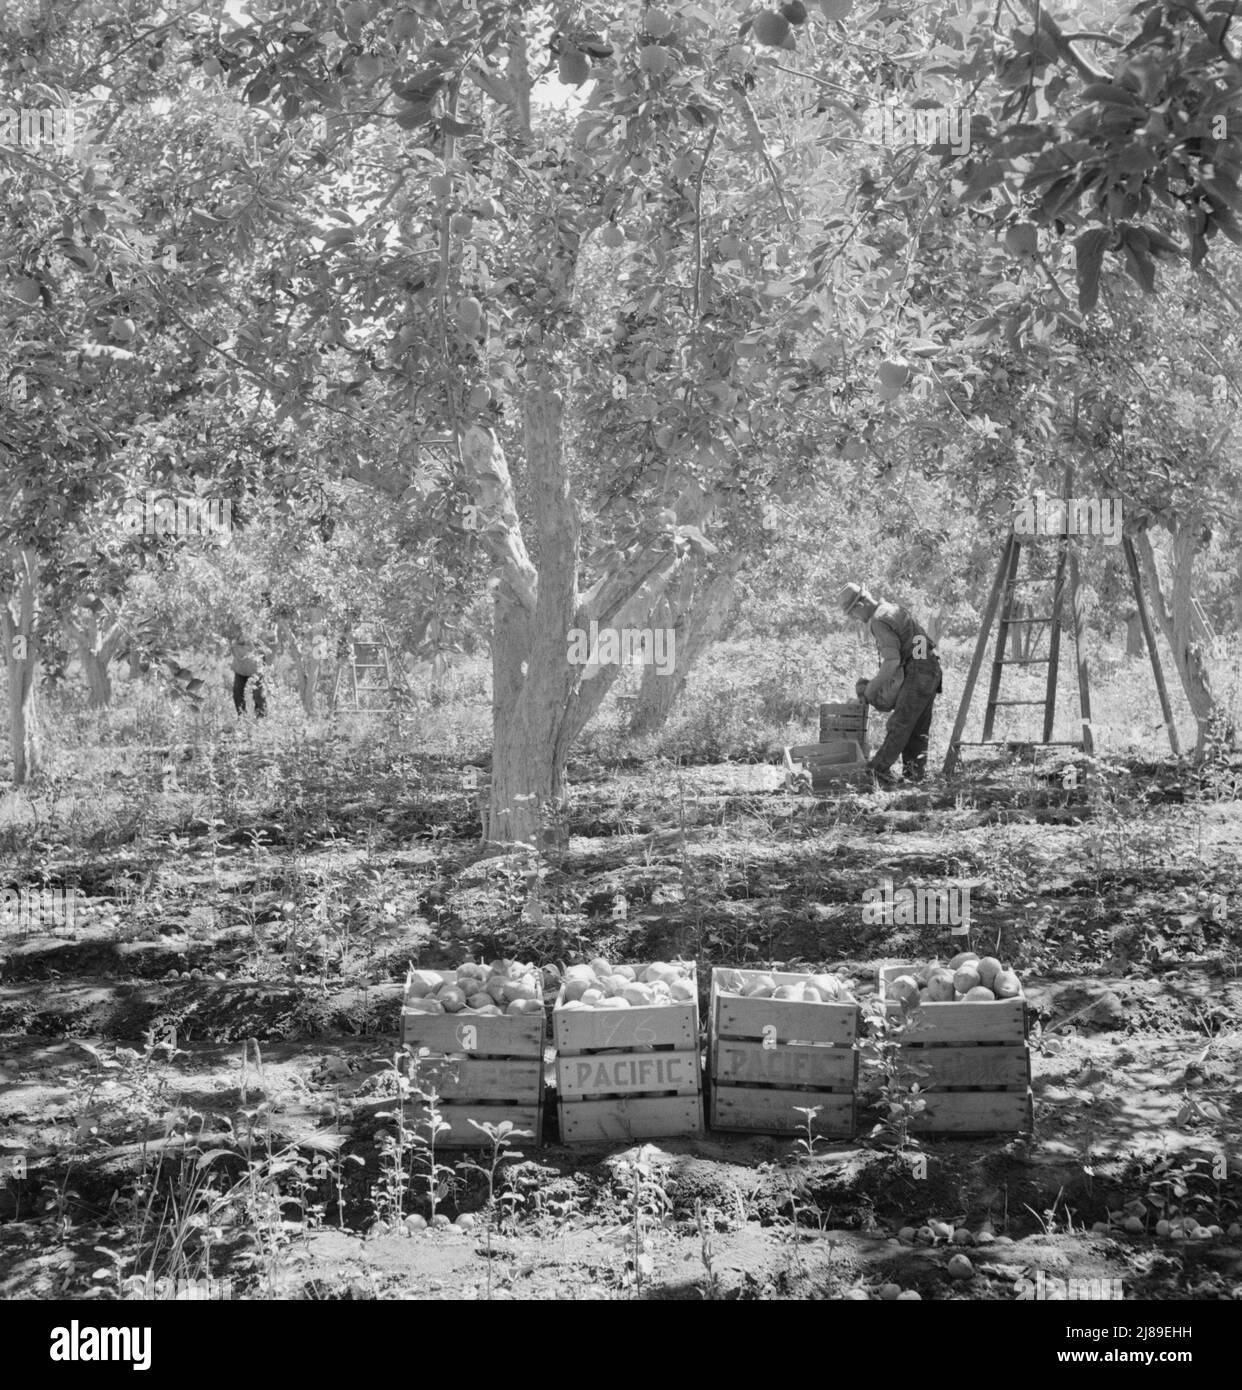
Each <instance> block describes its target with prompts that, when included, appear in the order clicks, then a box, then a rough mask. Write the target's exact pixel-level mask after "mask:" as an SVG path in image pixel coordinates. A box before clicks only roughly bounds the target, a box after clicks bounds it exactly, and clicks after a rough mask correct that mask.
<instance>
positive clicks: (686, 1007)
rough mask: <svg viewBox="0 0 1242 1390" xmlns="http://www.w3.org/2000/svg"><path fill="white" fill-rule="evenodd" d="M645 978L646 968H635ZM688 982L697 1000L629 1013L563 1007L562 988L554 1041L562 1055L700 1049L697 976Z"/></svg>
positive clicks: (554, 1015) (554, 1019)
mask: <svg viewBox="0 0 1242 1390" xmlns="http://www.w3.org/2000/svg"><path fill="white" fill-rule="evenodd" d="M634 969H635V971H636V972H637V973H638V974H639V975H641V974H642V973H643V970H644V969H646V967H645V966H635V967H634ZM687 978H688V982H689V983H690V984H691V985H693V986H694V988H695V991H696V992H695V997H694V998H693V999H690V1000H687V1001H686V1002H685V1003H677V1004H656V1005H652V1006H650V1007H645V1008H643V1007H640V1008H629V1009H569V1010H566V1009H565V1008H563V1007H562V1005H563V1004H564V1000H565V991H564V989H563V988H562V990H561V993H560V995H559V996H558V997H557V1000H556V1004H555V1006H554V1008H553V1010H552V1038H553V1041H554V1042H555V1043H556V1050H557V1052H558V1053H569V1054H571V1055H572V1054H573V1053H577V1052H598V1051H603V1050H605V1049H614V1050H620V1049H625V1048H635V1047H674V1048H682V1049H687V1048H697V1047H698V1045H699V1000H698V993H697V991H698V977H697V972H696V971H695V970H694V969H691V971H690V973H689V976H688V977H687Z"/></svg>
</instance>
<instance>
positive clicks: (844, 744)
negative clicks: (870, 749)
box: [786, 739, 870, 791]
mask: <svg viewBox="0 0 1242 1390" xmlns="http://www.w3.org/2000/svg"><path fill="white" fill-rule="evenodd" d="M786 753H787V755H788V759H789V762H790V764H791V765H793V766H800V767H801V768H802V770H803V771H804V772H806V773H807V774H809V776H810V779H811V790H812V791H823V790H826V789H828V788H830V787H833V786H836V785H839V784H841V783H843V782H849V781H856V780H861V779H864V778H867V777H869V775H870V774H869V773H868V770H867V758H866V755H865V753H864V751H863V746H862V744H861V743H859V742H858V741H857V740H856V739H834V740H833V741H832V742H831V743H798V744H794V745H793V746H792V747H790V748H788V749H786Z"/></svg>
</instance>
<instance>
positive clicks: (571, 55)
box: [556, 48, 591, 87]
mask: <svg viewBox="0 0 1242 1390" xmlns="http://www.w3.org/2000/svg"><path fill="white" fill-rule="evenodd" d="M556 75H557V76H558V77H559V78H560V80H561V81H562V82H563V83H564V84H565V85H566V86H567V87H581V86H582V84H583V83H584V82H585V81H586V80H587V78H588V77H590V75H591V60H590V59H589V58H588V57H587V56H586V54H585V53H583V52H581V51H580V50H578V49H576V48H568V49H566V50H565V52H564V53H562V54H561V56H560V58H559V59H558V60H557V64H556Z"/></svg>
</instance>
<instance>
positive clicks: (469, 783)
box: [461, 767, 479, 792]
mask: <svg viewBox="0 0 1242 1390" xmlns="http://www.w3.org/2000/svg"><path fill="white" fill-rule="evenodd" d="M461 785H462V788H463V789H464V790H465V791H468V792H472V791H477V790H478V786H479V772H478V769H477V768H474V767H468V768H467V769H466V770H465V772H463V773H462V775H461Z"/></svg>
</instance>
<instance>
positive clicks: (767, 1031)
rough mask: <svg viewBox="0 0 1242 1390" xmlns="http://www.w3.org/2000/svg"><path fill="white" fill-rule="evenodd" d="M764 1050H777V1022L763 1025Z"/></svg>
mask: <svg viewBox="0 0 1242 1390" xmlns="http://www.w3.org/2000/svg"><path fill="white" fill-rule="evenodd" d="M763 1050H764V1051H765V1052H775V1051H776V1024H775V1023H765V1024H764V1025H763Z"/></svg>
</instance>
